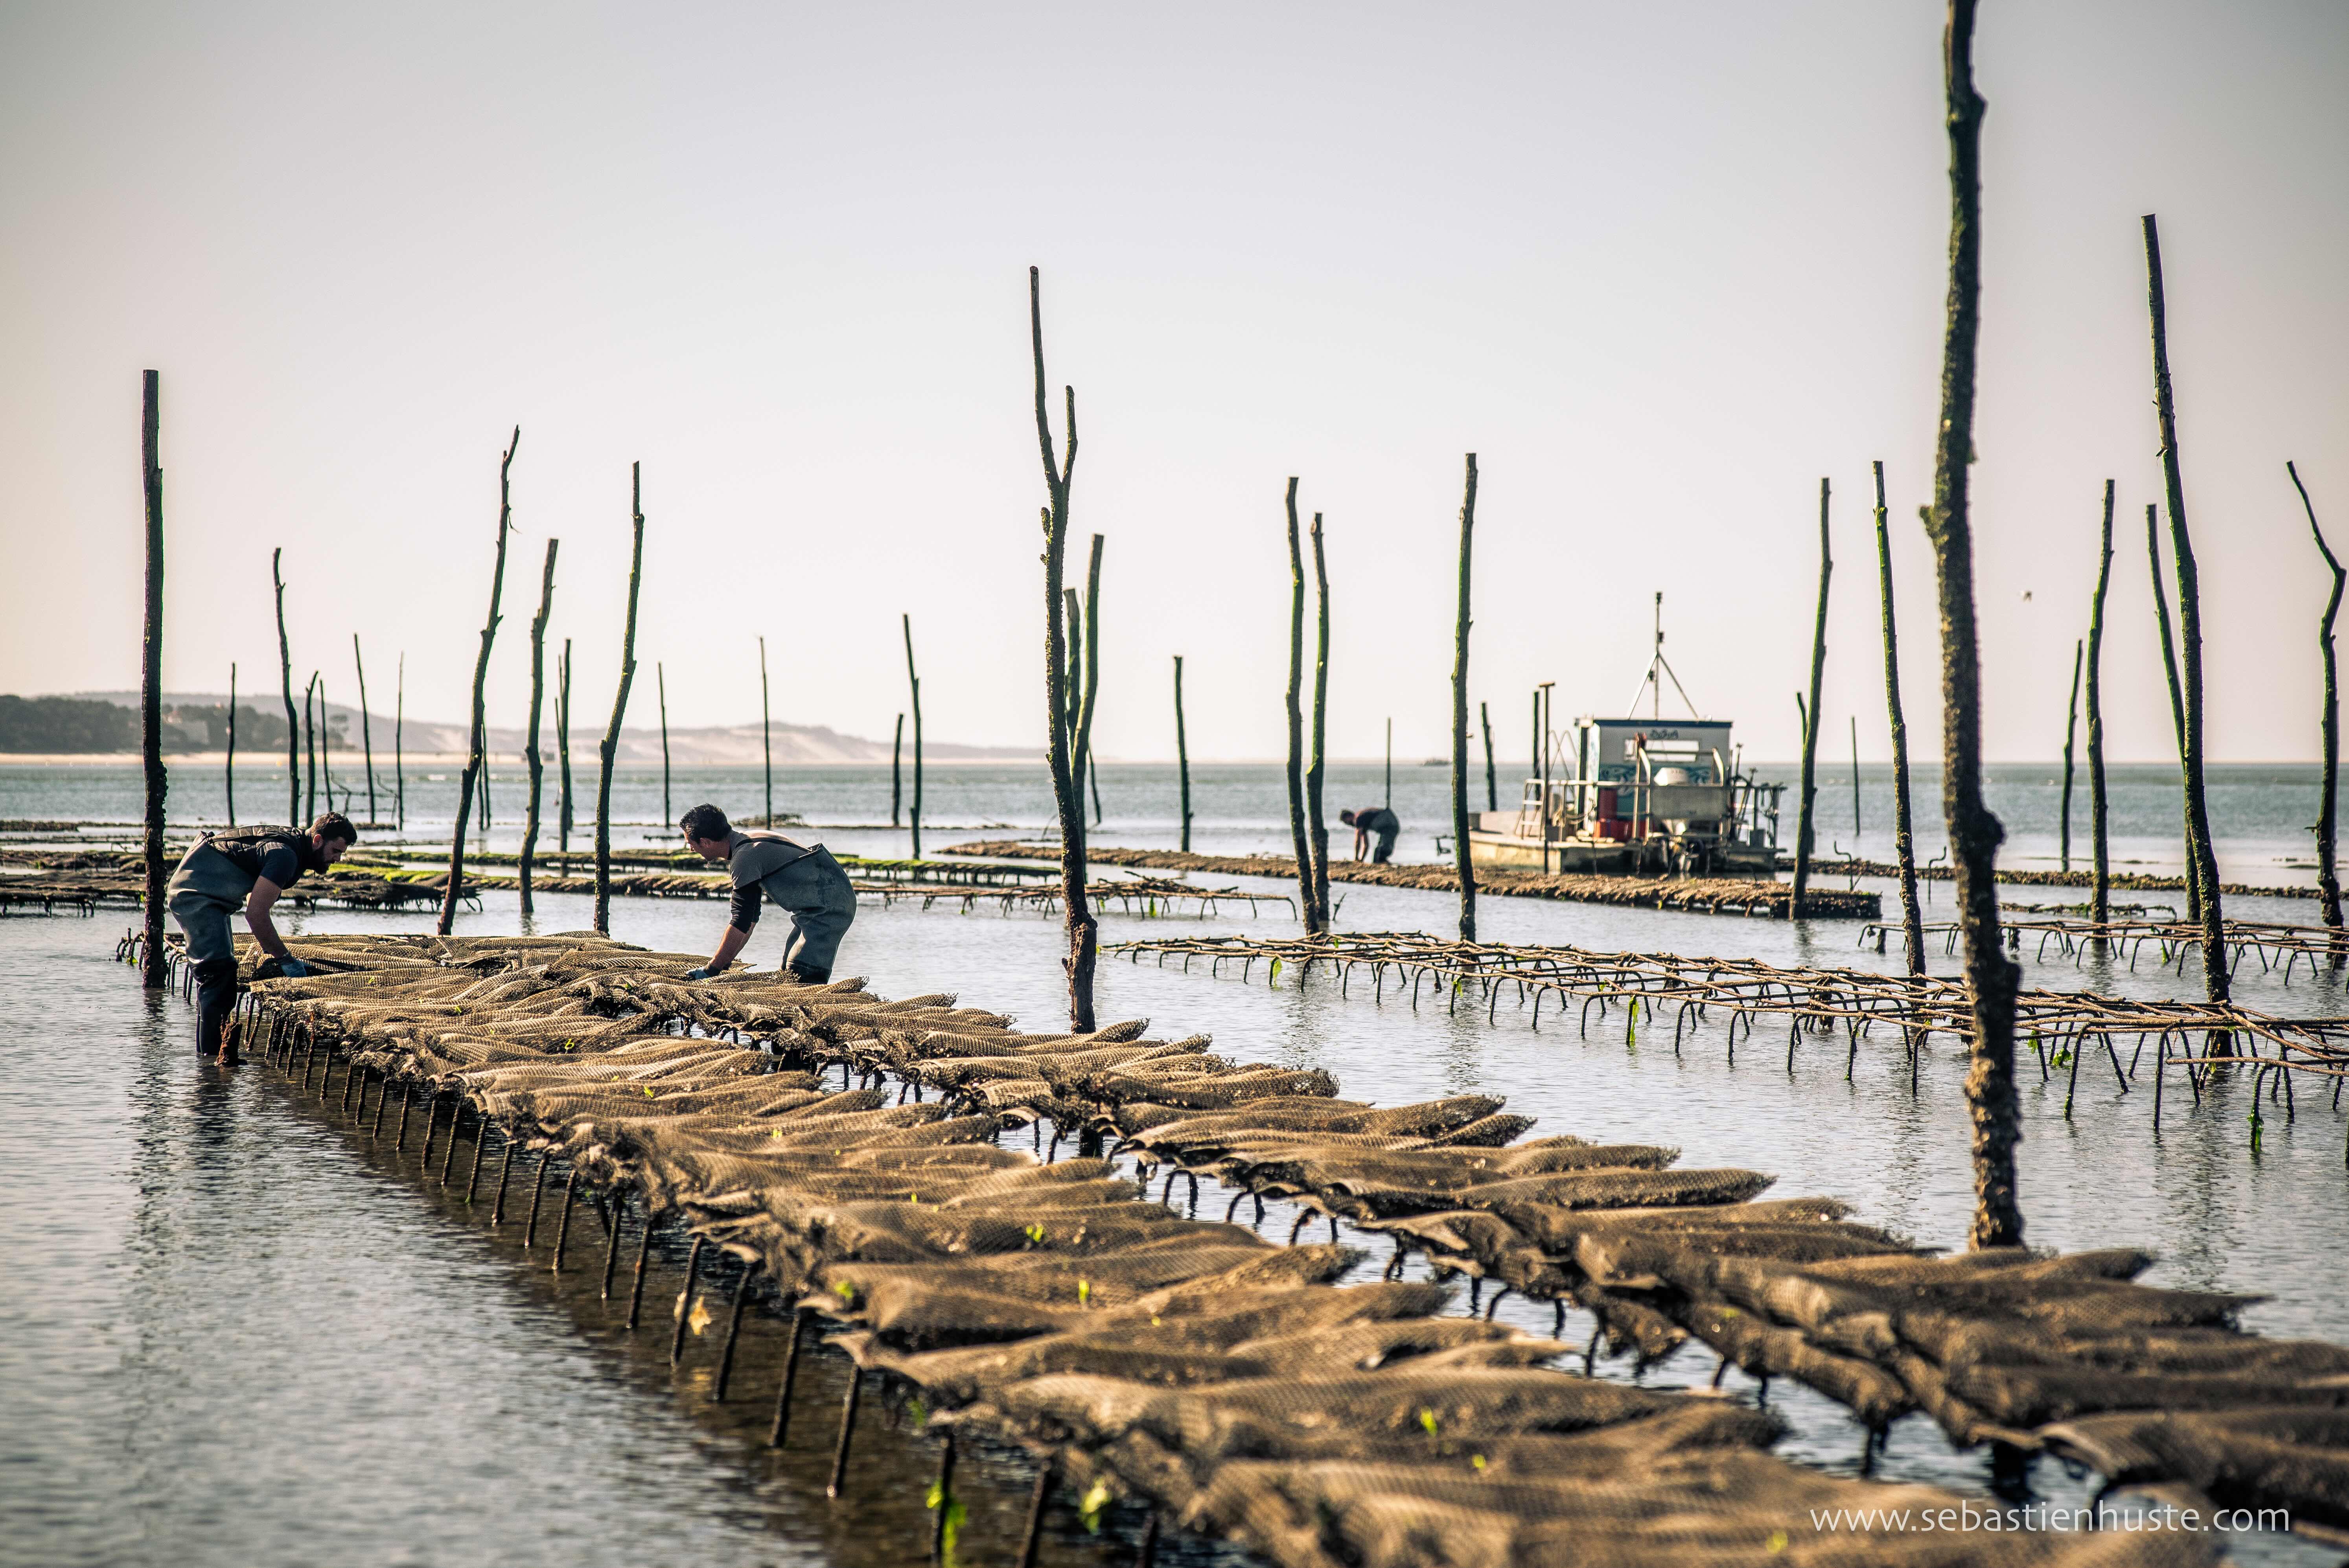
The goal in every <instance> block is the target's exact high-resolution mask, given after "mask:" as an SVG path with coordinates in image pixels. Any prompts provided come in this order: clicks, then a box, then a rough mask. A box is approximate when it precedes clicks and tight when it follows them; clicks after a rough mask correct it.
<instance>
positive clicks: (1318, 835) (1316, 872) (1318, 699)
mask: <svg viewBox="0 0 2349 1568" xmlns="http://www.w3.org/2000/svg"><path fill="white" fill-rule="evenodd" d="M1311 536H1312V540H1313V585H1314V601H1313V602H1314V604H1315V606H1316V608H1317V612H1318V613H1317V616H1316V624H1317V625H1318V628H1319V630H1318V631H1317V633H1316V641H1315V643H1314V650H1313V753H1312V755H1311V756H1310V757H1309V758H1307V759H1306V763H1305V841H1306V842H1307V843H1308V844H1309V845H1310V846H1311V847H1312V850H1313V918H1314V919H1315V920H1316V921H1318V922H1319V925H1320V929H1322V930H1323V931H1327V930H1329V929H1330V823H1329V820H1327V819H1326V818H1325V817H1324V816H1323V815H1322V812H1321V779H1322V772H1323V768H1322V764H1323V757H1322V753H1323V751H1324V750H1325V749H1326V747H1327V744H1328V738H1329V732H1330V563H1329V561H1328V560H1327V558H1326V557H1325V556H1324V554H1323V552H1322V549H1321V514H1320V513H1319V512H1318V511H1317V512H1315V513H1314V514H1313V527H1312V530H1311Z"/></svg>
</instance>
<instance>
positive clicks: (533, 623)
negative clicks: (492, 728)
mask: <svg viewBox="0 0 2349 1568" xmlns="http://www.w3.org/2000/svg"><path fill="white" fill-rule="evenodd" d="M562 543H563V542H562V541H561V540H559V539H550V540H548V541H547V542H546V566H545V569H544V571H543V573H541V575H540V578H539V586H538V614H535V615H533V616H532V617H531V618H530V741H529V746H528V749H526V750H525V751H523V761H525V762H527V763H528V764H529V765H530V804H529V807H528V809H527V810H525V811H524V812H523V821H522V861H521V864H520V865H519V866H518V867H517V868H516V870H517V875H516V878H515V880H516V881H518V882H520V883H521V884H522V889H521V891H522V912H523V913H524V914H529V913H533V907H532V904H531V897H530V868H531V861H532V859H533V856H535V854H536V853H537V851H538V808H539V799H540V796H541V795H542V793H543V790H544V788H545V783H546V758H543V757H542V756H540V755H539V750H538V715H539V710H540V708H541V707H542V706H543V704H544V702H545V700H546V617H547V615H548V614H549V613H550V612H551V611H552V610H553V609H554V552H555V551H556V550H557V549H558V548H559V547H560V546H561V545H562Z"/></svg>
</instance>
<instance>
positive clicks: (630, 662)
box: [595, 463, 772, 936]
mask: <svg viewBox="0 0 2349 1568" xmlns="http://www.w3.org/2000/svg"><path fill="white" fill-rule="evenodd" d="M628 512H629V515H630V516H631V517H632V518H633V519H634V520H635V523H636V538H635V542H634V543H633V544H631V545H630V546H629V550H628V618H627V623H626V625H625V627H623V629H622V631H621V633H620V689H619V690H618V691H616V692H615V693H613V694H612V722H611V723H610V724H609V725H607V726H606V727H605V730H604V743H603V744H602V745H601V746H599V747H598V748H596V776H595V934H596V935H598V936H609V935H611V934H612V764H613V762H614V761H615V760H616V759H617V758H618V757H619V755H620V721H621V720H622V719H623V718H625V717H627V712H628V687H629V686H632V685H634V684H635V682H636V590H637V589H638V588H639V587H640V586H641V585H642V584H643V583H644V577H645V475H644V465H643V464H642V463H630V464H629V465H628ZM769 820H772V813H770V814H769Z"/></svg>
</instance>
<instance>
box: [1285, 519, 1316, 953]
mask: <svg viewBox="0 0 2349 1568" xmlns="http://www.w3.org/2000/svg"><path fill="white" fill-rule="evenodd" d="M1282 505H1283V506H1284V508H1285V509H1286V510H1287V512H1288V838H1289V843H1290V847H1291V850H1292V851H1293V852H1294V853H1295V855H1296V857H1297V896H1298V906H1299V913H1301V914H1302V915H1303V916H1304V919H1305V934H1306V935H1308V936H1315V935H1319V934H1320V931H1321V906H1320V905H1319V904H1317V903H1314V902H1313V845H1312V841H1311V840H1309V839H1308V838H1307V837H1306V832H1305V708H1304V702H1303V692H1304V689H1305V552H1304V551H1303V549H1302V548H1301V547H1300V546H1299V542H1298V531H1297V476H1296V475H1294V474H1291V475H1290V476H1289V478H1288V492H1287V494H1286V496H1285V497H1284V498H1283V501H1282Z"/></svg>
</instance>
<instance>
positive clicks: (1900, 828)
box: [1875, 463, 1925, 975]
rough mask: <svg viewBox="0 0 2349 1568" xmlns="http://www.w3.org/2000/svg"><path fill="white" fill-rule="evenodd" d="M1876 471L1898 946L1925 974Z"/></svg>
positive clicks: (1888, 556) (1895, 634) (1905, 725)
mask: <svg viewBox="0 0 2349 1568" xmlns="http://www.w3.org/2000/svg"><path fill="white" fill-rule="evenodd" d="M1875 467H1876V575H1877V583H1878V587H1879V588H1880V590H1881V591H1882V593H1883V598H1884V706H1885V708H1886V711H1887V712H1888V713H1889V716H1890V717H1891V720H1892V852H1893V856H1894V858H1895V859H1897V860H1898V861H1899V862H1900V947H1901V953H1902V955H1903V956H1904V957H1905V958H1906V959H1907V960H1908V965H1909V974H1911V975H1922V974H1924V973H1925V916H1924V912H1923V911H1922V910H1921V909H1920V907H1919V905H1918V903H1917V839H1916V834H1915V832H1914V831H1913V823H1912V820H1911V818H1910V812H1909V721H1908V720H1907V719H1906V718H1905V717H1902V716H1901V712H1900V636H1899V630H1898V629H1897V627H1896V625H1895V624H1894V616H1893V613H1892V532H1891V530H1890V529H1889V527H1887V526H1886V522H1885V509H1884V465H1883V464H1882V463H1878V464H1876V465H1875Z"/></svg>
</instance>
